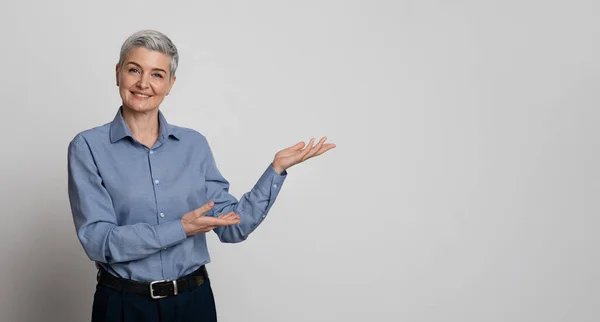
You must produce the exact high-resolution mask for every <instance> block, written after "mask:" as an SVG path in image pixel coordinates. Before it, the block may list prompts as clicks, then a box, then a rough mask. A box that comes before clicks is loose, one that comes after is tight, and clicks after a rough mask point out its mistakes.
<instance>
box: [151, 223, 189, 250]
mask: <svg viewBox="0 0 600 322" xmlns="http://www.w3.org/2000/svg"><path fill="white" fill-rule="evenodd" d="M156 232H157V234H158V239H159V241H160V243H161V247H163V248H164V247H171V246H173V245H175V244H178V243H180V242H182V241H184V240H185V239H186V238H187V235H186V234H185V231H184V230H183V224H182V223H181V220H173V221H169V222H166V223H163V224H160V225H158V226H156Z"/></svg>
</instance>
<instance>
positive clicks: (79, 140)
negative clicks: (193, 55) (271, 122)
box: [68, 30, 335, 322]
mask: <svg viewBox="0 0 600 322" xmlns="http://www.w3.org/2000/svg"><path fill="white" fill-rule="evenodd" d="M178 60H179V55H178V53H177V48H176V47H175V45H174V44H173V43H172V42H171V40H170V39H169V38H168V37H166V36H165V35H164V34H162V33H160V32H157V31H152V30H144V31H140V32H137V33H135V34H133V35H131V36H130V37H129V38H127V39H126V40H125V42H124V43H123V45H122V48H121V54H120V58H119V62H118V64H117V66H116V80H117V86H118V87H119V94H120V96H121V99H122V106H120V107H119V109H118V111H117V113H116V116H115V118H114V120H113V121H112V122H110V123H107V124H105V125H102V126H98V127H95V128H92V129H89V130H86V131H83V132H81V133H79V134H77V135H76V136H75V137H74V139H73V140H72V141H71V142H70V144H69V149H68V169H69V172H68V175H69V182H68V183H69V200H70V204H71V210H72V213H73V220H74V223H75V228H76V232H77V236H78V238H79V240H80V242H81V245H82V246H83V249H84V250H85V252H86V254H87V255H88V257H89V258H90V259H91V260H93V261H95V262H96V266H97V267H98V277H97V279H98V284H97V286H96V292H95V295H94V303H93V309H92V321H94V322H95V321H111V322H112V321H145V322H147V321H169V322H172V321H216V319H217V314H216V312H215V303H214V298H213V293H212V290H211V286H210V279H209V278H208V274H207V271H206V268H205V266H204V265H205V264H207V263H209V262H210V257H209V252H208V250H207V247H206V236H205V233H206V232H209V231H211V230H212V231H214V232H215V233H216V234H217V235H218V237H219V239H220V240H221V241H222V242H225V243H237V242H241V241H243V240H245V239H246V238H247V237H248V235H249V234H250V233H251V232H252V231H254V229H256V227H257V226H258V225H259V224H260V223H261V222H262V221H263V220H264V219H265V216H266V215H267V213H268V212H269V209H270V208H271V206H272V205H273V203H274V202H275V199H276V198H277V195H278V193H279V190H280V189H281V185H282V184H283V182H284V180H285V178H286V176H287V171H286V169H288V168H290V167H291V166H294V165H296V164H298V163H301V162H303V161H305V160H307V159H309V158H312V157H315V156H318V155H321V154H323V153H325V152H326V151H328V150H329V149H331V148H334V147H335V145H334V144H329V143H325V138H322V139H321V140H320V141H319V142H318V143H317V144H316V145H314V146H313V144H314V140H313V139H311V140H310V142H309V144H308V145H307V146H306V147H305V145H304V143H303V142H300V143H298V144H296V145H294V146H292V147H289V148H287V149H284V150H281V151H279V152H278V153H277V154H275V157H274V159H273V162H272V163H271V164H269V165H268V167H267V168H266V170H265V172H264V173H263V174H262V176H261V177H260V178H259V179H258V181H257V183H256V185H255V186H254V187H253V188H252V190H250V191H249V192H248V193H246V194H244V195H243V196H242V198H240V200H239V201H238V200H237V199H236V198H235V197H233V196H232V195H230V194H229V193H228V190H229V183H228V181H227V180H226V179H225V178H223V176H222V175H221V174H220V173H219V170H218V169H217V166H216V162H215V160H214V158H213V154H212V152H211V149H210V147H209V144H208V142H207V140H206V138H205V137H204V136H203V135H202V134H200V133H198V132H196V131H194V130H191V129H187V128H183V127H178V126H175V125H172V124H169V123H167V121H166V119H165V117H164V116H163V114H162V113H161V111H160V110H159V107H160V104H161V102H162V101H163V99H164V98H165V96H167V95H169V92H170V90H171V88H172V87H173V85H174V84H175V80H176V77H175V72H176V70H177V64H178Z"/></svg>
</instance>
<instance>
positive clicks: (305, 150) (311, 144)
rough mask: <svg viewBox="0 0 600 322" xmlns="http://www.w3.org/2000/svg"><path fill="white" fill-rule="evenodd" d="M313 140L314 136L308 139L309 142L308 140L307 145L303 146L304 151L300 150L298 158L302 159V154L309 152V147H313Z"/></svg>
mask: <svg viewBox="0 0 600 322" xmlns="http://www.w3.org/2000/svg"><path fill="white" fill-rule="evenodd" d="M314 142H315V139H314V138H312V139H310V142H308V145H307V146H306V148H304V151H302V153H301V154H300V155H299V157H300V160H304V156H306V155H307V154H308V153H309V152H310V149H312V148H313V143H314Z"/></svg>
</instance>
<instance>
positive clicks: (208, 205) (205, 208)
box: [196, 200, 215, 216]
mask: <svg viewBox="0 0 600 322" xmlns="http://www.w3.org/2000/svg"><path fill="white" fill-rule="evenodd" d="M214 206H215V203H214V201H212V200H211V201H209V202H207V203H205V204H204V206H202V207H200V208H198V209H196V212H197V215H198V216H204V215H205V214H206V213H207V212H209V211H210V210H211V209H212V208H213V207H214Z"/></svg>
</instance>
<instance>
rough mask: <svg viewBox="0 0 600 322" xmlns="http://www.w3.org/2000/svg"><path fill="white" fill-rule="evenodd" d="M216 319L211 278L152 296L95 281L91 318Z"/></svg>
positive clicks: (104, 321) (111, 321)
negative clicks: (163, 295)
mask: <svg viewBox="0 0 600 322" xmlns="http://www.w3.org/2000/svg"><path fill="white" fill-rule="evenodd" d="M142 321H143V322H192V321H193V322H216V321H217V312H216V308H215V299H214V296H213V291H212V288H211V286H210V280H209V279H206V280H205V281H204V283H203V284H202V285H200V286H198V287H197V288H195V289H194V290H191V291H188V292H183V293H179V294H178V295H176V296H171V297H166V298H163V299H158V300H154V299H151V298H150V297H145V296H142V295H138V294H133V293H127V292H123V291H117V290H114V289H112V288H109V287H106V286H104V285H100V284H98V285H96V293H95V294H94V304H93V308H92V322H142Z"/></svg>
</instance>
